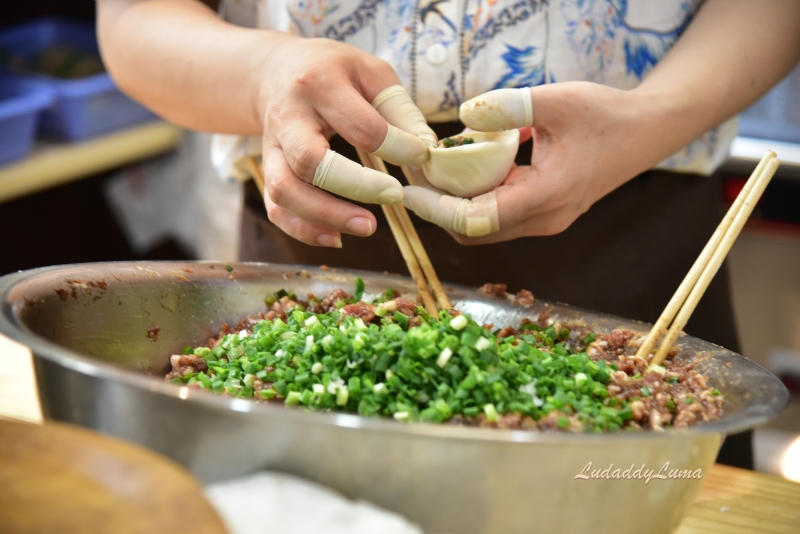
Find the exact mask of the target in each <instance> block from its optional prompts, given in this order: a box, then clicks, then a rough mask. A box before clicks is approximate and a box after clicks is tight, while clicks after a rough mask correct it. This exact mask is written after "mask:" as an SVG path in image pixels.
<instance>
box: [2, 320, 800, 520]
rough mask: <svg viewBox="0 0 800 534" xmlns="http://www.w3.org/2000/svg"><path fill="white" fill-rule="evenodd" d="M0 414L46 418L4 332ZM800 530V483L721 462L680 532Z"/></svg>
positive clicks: (24, 360)
mask: <svg viewBox="0 0 800 534" xmlns="http://www.w3.org/2000/svg"><path fill="white" fill-rule="evenodd" d="M0 416H6V417H11V418H15V419H22V420H26V421H32V422H41V421H42V413H41V409H40V407H39V400H38V397H37V395H36V382H35V377H34V370H33V365H32V362H31V354H30V352H29V351H28V349H27V348H25V347H24V346H22V345H19V344H17V343H15V342H13V341H11V340H9V339H7V338H4V337H2V336H0ZM700 533H703V534H717V533H718V534H750V533H774V534H790V533H800V484H796V483H794V482H789V481H786V480H783V479H781V478H778V477H775V476H771V475H764V474H761V473H755V472H753V471H747V470H745V469H738V468H736V467H729V466H726V465H721V464H717V465H715V466H714V467H713V468H712V469H711V471H710V472H709V473H708V474H707V475H706V481H705V484H703V489H702V490H701V491H700V495H699V496H698V498H697V502H696V503H695V505H694V506H693V507H692V509H691V510H690V511H689V514H688V515H687V516H686V518H685V519H684V520H683V523H681V526H680V527H679V528H678V530H676V531H675V534H700Z"/></svg>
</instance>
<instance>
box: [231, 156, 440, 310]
mask: <svg viewBox="0 0 800 534" xmlns="http://www.w3.org/2000/svg"><path fill="white" fill-rule="evenodd" d="M358 157H359V158H360V159H361V163H362V164H363V165H365V166H367V167H369V168H371V169H374V170H377V171H379V172H384V173H387V174H388V171H387V169H386V165H385V164H384V163H383V161H382V160H381V159H379V158H376V157H375V156H372V155H371V154H368V153H366V152H364V151H362V150H358ZM245 163H246V165H247V168H248V170H249V171H250V174H251V175H252V176H253V180H254V181H255V183H256V186H258V190H259V191H260V192H261V194H262V195H263V194H264V172H263V170H262V169H261V166H260V165H259V163H258V162H257V161H256V158H255V157H254V156H249V157H247V158H246V160H245ZM381 208H382V209H383V213H384V215H385V216H386V220H387V221H388V222H389V227H390V228H391V230H392V235H394V239H395V241H396V242H397V246H398V248H400V254H402V256H403V260H404V261H405V262H406V266H407V267H408V271H409V272H410V273H411V277H412V278H413V279H414V283H415V284H416V285H417V292H418V293H419V295H420V297H421V298H422V302H423V306H424V307H425V310H426V311H427V312H428V313H430V314H431V315H436V314H437V313H438V311H437V309H436V304H437V302H438V304H439V306H440V307H441V308H442V309H443V310H451V309H453V305H452V304H451V302H450V299H449V298H448V297H447V293H445V290H444V287H442V283H441V282H440V281H439V277H438V276H437V275H436V270H435V269H434V268H433V264H432V263H431V260H430V258H429V257H428V254H427V252H425V247H424V246H423V245H422V241H421V240H420V238H419V235H418V234H417V231H416V230H415V229H414V224H413V223H412V222H411V218H410V217H409V216H408V212H407V211H406V208H405V207H404V206H403V205H402V204H398V205H392V206H388V205H383V206H381ZM428 284H430V286H431V288H432V289H433V293H434V295H436V299H435V300H434V297H433V295H431V292H430V290H429V289H428Z"/></svg>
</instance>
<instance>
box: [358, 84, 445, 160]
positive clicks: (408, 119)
mask: <svg viewBox="0 0 800 534" xmlns="http://www.w3.org/2000/svg"><path fill="white" fill-rule="evenodd" d="M372 107H374V108H375V109H376V110H378V113H380V114H381V116H382V117H383V118H384V119H386V122H388V123H389V124H391V125H392V126H396V127H397V128H399V129H400V130H402V131H404V132H408V133H410V134H412V135H414V136H416V137H418V138H420V139H421V140H422V141H423V142H424V143H425V144H426V145H427V146H431V147H435V146H436V141H437V139H436V134H435V133H434V132H433V130H432V129H431V127H430V126H428V122H427V121H426V120H425V116H424V115H423V114H422V111H420V109H419V108H418V107H417V105H416V104H414V101H413V100H412V99H411V95H410V94H408V91H406V89H405V88H404V87H403V86H402V85H392V86H390V87H387V88H386V89H384V90H383V91H381V92H380V93H379V94H378V96H376V97H375V98H374V99H373V100H372Z"/></svg>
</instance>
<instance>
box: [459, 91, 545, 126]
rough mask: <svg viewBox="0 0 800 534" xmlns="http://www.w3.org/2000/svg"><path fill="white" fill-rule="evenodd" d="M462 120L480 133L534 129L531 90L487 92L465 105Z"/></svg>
mask: <svg viewBox="0 0 800 534" xmlns="http://www.w3.org/2000/svg"><path fill="white" fill-rule="evenodd" d="M458 117H459V119H461V122H463V123H464V124H466V125H467V126H468V127H469V128H472V129H473V130H477V131H479V132H502V131H504V130H512V129H514V128H524V127H526V126H533V102H532V100H531V90H530V87H523V88H521V89H496V90H494V91H489V92H488V93H483V94H482V95H480V96H476V97H475V98H473V99H471V100H467V101H466V102H464V103H463V104H461V107H460V108H459V110H458Z"/></svg>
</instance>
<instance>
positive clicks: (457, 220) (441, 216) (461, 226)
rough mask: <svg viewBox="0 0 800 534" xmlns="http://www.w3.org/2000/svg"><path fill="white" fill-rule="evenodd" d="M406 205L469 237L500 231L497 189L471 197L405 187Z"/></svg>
mask: <svg viewBox="0 0 800 534" xmlns="http://www.w3.org/2000/svg"><path fill="white" fill-rule="evenodd" d="M404 189H405V197H404V198H403V204H404V205H405V207H406V208H408V209H410V210H411V211H413V212H414V213H416V214H417V215H418V216H419V217H421V218H422V219H425V220H426V221H428V222H432V223H433V224H435V225H437V226H441V227H442V228H447V229H449V230H453V231H455V232H458V233H459V234H464V235H466V236H469V237H480V236H483V235H487V234H491V233H494V232H497V231H499V230H500V221H499V219H498V215H497V196H496V194H495V192H494V191H491V192H489V193H486V194H485V195H480V196H478V197H475V198H473V199H472V200H469V199H466V198H458V197H452V196H449V195H440V194H438V193H436V192H435V191H431V190H429V189H425V188H424V187H416V186H406V187H404Z"/></svg>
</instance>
